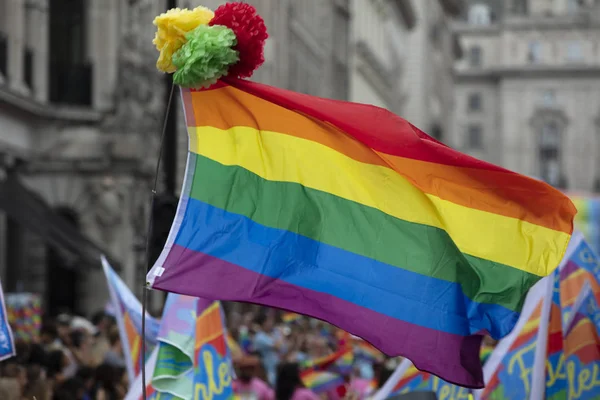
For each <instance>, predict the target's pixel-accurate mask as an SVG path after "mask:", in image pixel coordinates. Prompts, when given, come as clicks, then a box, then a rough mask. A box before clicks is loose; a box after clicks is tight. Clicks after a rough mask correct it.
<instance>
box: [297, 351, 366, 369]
mask: <svg viewBox="0 0 600 400" xmlns="http://www.w3.org/2000/svg"><path fill="white" fill-rule="evenodd" d="M353 364H354V354H353V350H352V348H351V347H348V348H345V349H341V350H338V351H337V352H335V353H333V354H330V355H328V356H324V357H320V358H317V359H314V360H307V361H305V362H303V363H302V364H301V367H302V368H305V369H309V368H310V369H313V370H315V371H329V372H334V373H337V374H341V375H348V374H350V372H352V366H353Z"/></svg>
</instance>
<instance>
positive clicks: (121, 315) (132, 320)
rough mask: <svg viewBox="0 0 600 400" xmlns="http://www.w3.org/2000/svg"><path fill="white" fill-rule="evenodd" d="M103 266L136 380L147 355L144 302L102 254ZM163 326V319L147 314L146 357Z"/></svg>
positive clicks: (128, 363) (131, 374) (129, 366)
mask: <svg viewBox="0 0 600 400" xmlns="http://www.w3.org/2000/svg"><path fill="white" fill-rule="evenodd" d="M102 267H103V269H104V274H105V275H106V281H107V283H108V291H109V294H110V298H111V300H112V303H113V310H114V314H115V319H116V320H117V325H118V327H119V334H120V337H121V345H122V346H123V352H124V354H125V364H126V367H127V375H128V376H129V381H130V382H133V381H134V379H135V378H136V377H137V375H138V374H139V373H140V371H141V368H142V366H143V360H144V354H142V348H143V347H142V304H141V303H140V301H139V300H138V299H137V298H136V297H135V295H134V294H133V293H132V292H131V290H130V289H129V287H127V285H126V284H125V282H123V280H122V279H121V278H120V277H119V275H118V274H117V273H116V272H115V271H114V270H113V269H112V268H111V266H110V265H109V263H108V261H107V259H106V258H104V257H102ZM159 327H160V322H159V321H158V320H156V319H155V318H153V317H152V316H151V315H149V314H148V313H146V338H145V340H146V359H148V358H149V357H150V354H151V352H152V350H153V349H154V346H156V338H157V336H158V330H159Z"/></svg>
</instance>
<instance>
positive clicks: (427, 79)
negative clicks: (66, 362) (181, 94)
mask: <svg viewBox="0 0 600 400" xmlns="http://www.w3.org/2000/svg"><path fill="white" fill-rule="evenodd" d="M221 3H222V2H221V1H218V0H206V1H200V0H193V1H190V0H179V1H175V0H128V1H122V0H102V1H83V0H0V184H1V187H0V276H1V278H2V282H3V285H4V287H5V290H6V291H32V292H37V293H40V294H42V296H43V298H44V301H45V308H47V309H48V311H49V312H50V313H57V312H59V311H61V310H63V309H64V310H72V311H75V312H79V313H89V312H92V311H95V310H97V309H99V308H102V307H103V305H104V303H103V302H104V301H105V300H106V288H105V285H104V278H103V276H102V271H101V268H100V264H99V261H98V256H99V254H101V253H105V254H107V255H108V256H109V257H110V258H111V261H112V263H113V265H114V266H115V267H116V268H117V269H118V270H119V272H120V274H121V275H122V276H123V278H124V280H125V281H126V283H127V284H128V285H129V286H130V287H132V288H135V289H136V290H140V289H141V286H142V285H141V283H142V281H143V278H142V277H143V276H144V275H145V268H146V262H145V240H146V229H147V215H148V214H147V213H148V211H149V200H150V191H151V186H152V183H153V176H154V167H155V161H156V155H157V151H158V143H159V137H160V132H161V129H162V121H163V117H164V113H165V108H166V107H165V106H166V102H167V99H168V94H169V91H170V87H169V83H168V82H169V81H170V77H167V76H164V75H161V74H159V73H158V72H157V71H156V69H155V67H154V63H155V60H156V57H157V53H156V51H155V49H154V47H153V45H152V43H151V41H152V38H153V36H154V26H153V25H152V20H153V18H154V17H155V16H156V15H158V14H159V13H160V12H161V11H164V10H166V9H168V8H170V7H174V6H180V7H194V6H196V5H200V4H203V5H206V6H208V7H211V8H213V9H214V8H216V7H218V5H220V4H221ZM250 3H252V4H254V5H255V6H256V7H257V8H258V11H259V13H260V14H261V15H262V16H263V17H264V18H265V20H266V24H267V26H268V28H269V32H270V35H271V38H270V39H269V40H268V42H267V47H266V60H267V61H266V63H265V65H264V66H263V67H262V68H261V69H260V70H259V71H257V73H256V74H255V76H254V79H255V80H257V81H259V82H263V83H267V84H271V85H276V86H278V87H283V88H287V89H291V90H295V91H299V92H303V93H308V94H312V95H317V96H323V97H330V98H335V99H339V100H351V101H358V102H363V103H368V104H373V105H377V106H381V107H386V108H388V109H390V110H392V111H394V112H395V113H398V114H400V115H402V116H404V117H406V118H407V119H409V120H411V121H412V122H413V123H415V124H416V125H417V126H419V127H420V128H422V129H423V130H425V131H428V132H429V133H431V134H432V135H434V136H436V137H438V138H442V139H446V137H447V136H448V135H447V133H446V132H445V131H446V127H448V126H449V124H448V122H447V121H449V120H451V113H452V112H453V110H454V108H453V103H454V101H457V99H456V98H455V97H454V94H453V93H454V92H453V85H454V84H455V82H454V81H453V74H452V71H453V67H454V63H455V60H456V59H457V58H458V57H459V56H460V54H461V51H460V46H459V41H458V40H457V39H456V38H457V37H459V36H460V37H461V38H462V36H461V35H462V31H461V30H457V31H451V29H450V28H451V26H452V24H451V21H452V20H453V19H455V18H456V17H457V16H459V15H465V11H464V10H463V2H462V1H459V0H418V1H416V0H302V1H297V0H253V1H250ZM461 40H463V39H461ZM458 84H459V85H464V83H463V81H462V80H459V81H458ZM482 85H484V86H485V85H487V83H485V84H484V83H482ZM461 101H462V100H461ZM177 103H178V97H177V94H175V96H174V102H173V104H172V107H173V108H172V110H175V111H174V112H172V113H171V114H170V118H168V119H167V137H166V141H165V145H164V150H163V168H162V169H161V171H160V175H159V196H158V200H157V204H156V207H155V210H154V214H153V215H154V219H155V222H156V223H155V235H154V236H153V238H152V246H153V252H152V254H151V258H152V257H156V255H157V252H158V251H159V250H160V247H161V243H160V241H161V240H164V239H165V237H166V235H167V233H168V228H169V226H170V218H172V216H173V212H174V209H175V206H176V200H177V195H178V192H179V187H180V184H181V178H182V176H183V168H184V166H185V157H186V153H187V133H186V132H185V128H184V120H183V116H182V115H181V114H182V113H181V112H180V105H179V104H177Z"/></svg>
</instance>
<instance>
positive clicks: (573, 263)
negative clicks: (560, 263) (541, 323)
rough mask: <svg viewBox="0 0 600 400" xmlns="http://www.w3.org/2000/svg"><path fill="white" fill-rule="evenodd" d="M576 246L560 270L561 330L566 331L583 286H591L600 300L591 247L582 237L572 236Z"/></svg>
mask: <svg viewBox="0 0 600 400" xmlns="http://www.w3.org/2000/svg"><path fill="white" fill-rule="evenodd" d="M576 239H577V246H576V249H575V251H574V252H573V254H572V255H571V257H569V258H568V259H567V261H566V263H565V265H564V267H563V268H561V269H560V306H561V309H562V315H563V328H564V329H566V323H567V320H568V319H570V316H571V312H572V310H573V305H574V304H575V301H576V299H577V297H578V296H579V294H580V293H581V289H582V288H583V286H584V284H585V283H586V282H587V283H588V284H589V285H591V289H592V292H593V293H594V294H595V296H596V297H597V298H598V299H600V263H599V262H598V258H597V256H596V255H595V253H594V251H593V250H592V247H591V246H590V245H589V243H588V242H587V240H583V236H582V235H580V234H578V235H577V236H575V235H574V236H573V241H575V240H576Z"/></svg>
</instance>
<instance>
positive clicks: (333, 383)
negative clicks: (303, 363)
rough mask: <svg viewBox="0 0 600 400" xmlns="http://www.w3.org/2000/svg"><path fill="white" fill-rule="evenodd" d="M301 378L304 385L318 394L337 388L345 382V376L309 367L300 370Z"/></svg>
mask: <svg viewBox="0 0 600 400" xmlns="http://www.w3.org/2000/svg"><path fill="white" fill-rule="evenodd" d="M300 379H301V380H302V383H303V384H304V386H306V387H307V388H309V389H310V390H312V391H313V392H315V393H317V394H322V393H326V392H329V391H331V390H334V389H336V388H337V387H338V386H340V385H343V384H344V377H343V376H342V375H340V374H336V373H335V372H331V371H318V370H314V369H308V370H305V371H302V372H300Z"/></svg>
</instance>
